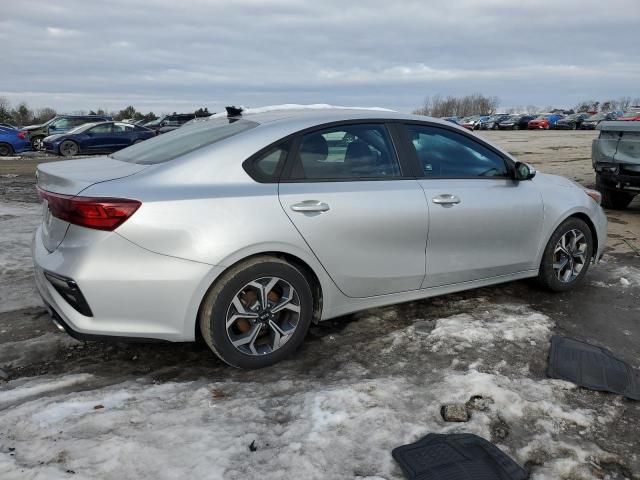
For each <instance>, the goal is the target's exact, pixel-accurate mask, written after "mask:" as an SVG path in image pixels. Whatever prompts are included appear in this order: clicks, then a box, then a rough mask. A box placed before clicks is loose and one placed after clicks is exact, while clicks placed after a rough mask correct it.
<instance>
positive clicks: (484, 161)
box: [407, 125, 508, 178]
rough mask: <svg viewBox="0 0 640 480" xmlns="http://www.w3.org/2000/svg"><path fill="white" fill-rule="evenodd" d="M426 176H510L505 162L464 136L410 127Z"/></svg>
mask: <svg viewBox="0 0 640 480" xmlns="http://www.w3.org/2000/svg"><path fill="white" fill-rule="evenodd" d="M407 130H408V133H409V138H410V140H411V144H412V145H413V147H414V148H415V152H416V157H417V159H418V163H419V165H420V168H421V169H422V173H423V175H424V176H425V177H428V178H438V177H440V178H473V177H507V176H508V170H507V165H506V163H505V161H504V159H503V158H502V157H501V156H500V155H498V154H497V153H495V152H493V151H492V150H490V149H489V148H487V147H485V146H484V145H482V144H481V143H479V142H476V141H475V140H473V139H471V138H469V137H468V136H466V135H463V134H461V133H457V132H454V131H452V130H449V129H445V128H438V127H430V126H425V125H407Z"/></svg>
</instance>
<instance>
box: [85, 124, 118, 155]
mask: <svg viewBox="0 0 640 480" xmlns="http://www.w3.org/2000/svg"><path fill="white" fill-rule="evenodd" d="M86 134H87V140H86V141H85V146H86V151H87V152H88V153H96V152H105V151H111V150H112V149H113V146H114V144H115V142H116V140H115V138H114V133H113V123H101V124H98V125H96V126H95V127H93V128H90V129H89V130H87V132H86Z"/></svg>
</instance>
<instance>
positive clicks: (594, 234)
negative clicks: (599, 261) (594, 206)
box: [563, 212, 599, 255]
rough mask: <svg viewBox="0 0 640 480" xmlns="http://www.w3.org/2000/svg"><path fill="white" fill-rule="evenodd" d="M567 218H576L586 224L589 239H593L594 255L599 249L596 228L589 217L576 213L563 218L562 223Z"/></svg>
mask: <svg viewBox="0 0 640 480" xmlns="http://www.w3.org/2000/svg"><path fill="white" fill-rule="evenodd" d="M569 218H578V219H580V220H582V221H583V222H584V223H586V224H587V226H588V227H589V230H590V231H591V238H592V239H593V254H594V255H596V253H597V252H598V248H599V239H598V231H597V230H596V226H595V225H594V223H593V221H592V220H591V218H590V217H589V215H587V214H586V213H583V212H576V213H573V214H571V215H569V216H568V217H567V218H565V219H564V220H563V222H564V221H565V220H567V219H569Z"/></svg>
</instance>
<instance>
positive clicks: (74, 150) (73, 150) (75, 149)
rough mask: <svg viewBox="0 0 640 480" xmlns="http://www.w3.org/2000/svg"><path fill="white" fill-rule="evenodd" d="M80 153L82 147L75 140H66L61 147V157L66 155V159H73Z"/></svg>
mask: <svg viewBox="0 0 640 480" xmlns="http://www.w3.org/2000/svg"><path fill="white" fill-rule="evenodd" d="M78 153H80V147H79V146H78V144H77V143H76V142H74V141H73V140H65V141H64V142H62V144H61V145H60V155H64V156H65V157H73V156H74V155H77V154H78Z"/></svg>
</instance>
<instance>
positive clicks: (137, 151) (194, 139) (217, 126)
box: [111, 118, 258, 165]
mask: <svg viewBox="0 0 640 480" xmlns="http://www.w3.org/2000/svg"><path fill="white" fill-rule="evenodd" d="M257 126H258V124H257V123H256V122H251V121H249V120H242V119H240V120H238V119H229V118H216V119H214V120H208V121H206V122H199V123H194V124H191V125H185V126H183V127H181V128H178V129H177V130H174V131H172V132H169V133H165V134H163V135H160V136H157V137H154V138H151V139H150V140H146V141H144V142H141V143H137V144H136V145H132V146H131V147H128V148H125V149H124V150H120V151H119V152H116V153H114V154H112V155H111V158H113V159H114V160H120V161H122V162H129V163H138V164H142V165H154V164H156V163H163V162H168V161H169V160H173V159H174V158H177V157H180V156H182V155H184V154H186V153H189V152H193V151H195V150H198V149H199V148H202V147H206V146H208V145H212V144H214V143H216V142H219V141H221V140H224V139H226V138H229V137H232V136H234V135H237V134H238V133H241V132H244V131H246V130H250V129H252V128H255V127H257Z"/></svg>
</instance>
